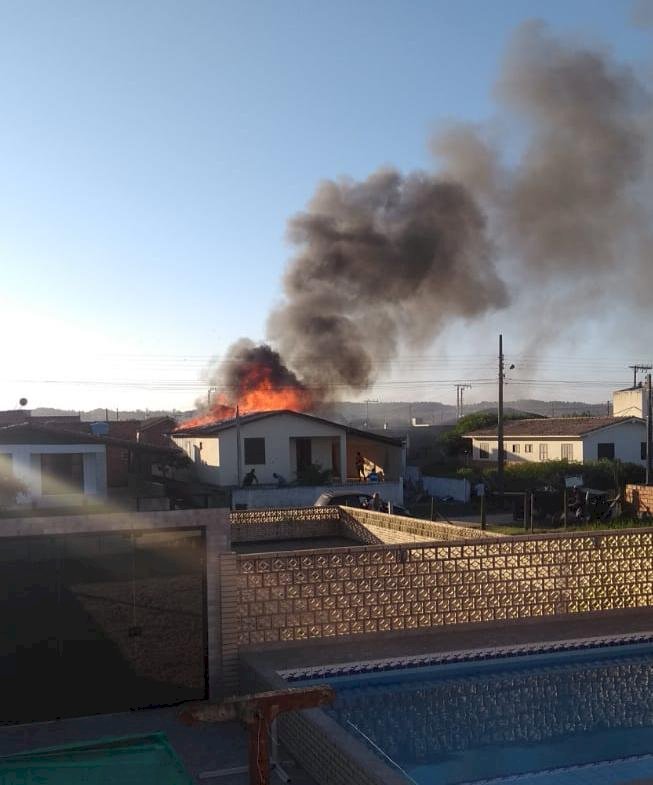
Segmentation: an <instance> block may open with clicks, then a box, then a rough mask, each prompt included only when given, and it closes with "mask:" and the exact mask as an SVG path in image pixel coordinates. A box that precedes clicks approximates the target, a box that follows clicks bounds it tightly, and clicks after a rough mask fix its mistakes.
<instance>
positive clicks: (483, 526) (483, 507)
mask: <svg viewBox="0 0 653 785" xmlns="http://www.w3.org/2000/svg"><path fill="white" fill-rule="evenodd" d="M485 518H486V515H485V494H483V495H482V496H481V529H483V530H485V529H486V528H487V527H486V525H485Z"/></svg>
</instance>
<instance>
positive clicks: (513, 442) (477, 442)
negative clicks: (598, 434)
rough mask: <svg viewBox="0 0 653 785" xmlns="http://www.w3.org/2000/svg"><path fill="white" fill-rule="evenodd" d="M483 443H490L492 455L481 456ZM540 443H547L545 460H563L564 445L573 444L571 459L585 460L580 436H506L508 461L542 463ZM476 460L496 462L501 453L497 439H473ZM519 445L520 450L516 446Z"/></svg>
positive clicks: (505, 444)
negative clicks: (549, 437) (546, 437)
mask: <svg viewBox="0 0 653 785" xmlns="http://www.w3.org/2000/svg"><path fill="white" fill-rule="evenodd" d="M481 444H489V446H490V457H489V458H485V459H484V458H481V455H480V446H481ZM540 444H544V445H546V449H547V457H546V458H544V459H543V460H547V461H560V460H562V445H563V444H570V445H572V457H571V458H570V459H569V460H572V461H578V462H582V461H583V442H582V440H581V439H579V438H578V437H567V438H559V439H524V438H519V437H515V438H510V437H506V438H505V440H504V449H505V451H506V463H540ZM472 445H473V451H474V460H475V461H480V462H481V463H482V462H484V461H485V462H487V463H492V462H493V461H494V462H495V463H496V461H497V459H498V455H499V448H498V446H497V445H498V442H497V439H496V438H494V439H477V438H474V439H472ZM527 445H530V446H531V452H526V447H527ZM515 446H517V447H518V451H517V452H516V451H515V450H514V447H515Z"/></svg>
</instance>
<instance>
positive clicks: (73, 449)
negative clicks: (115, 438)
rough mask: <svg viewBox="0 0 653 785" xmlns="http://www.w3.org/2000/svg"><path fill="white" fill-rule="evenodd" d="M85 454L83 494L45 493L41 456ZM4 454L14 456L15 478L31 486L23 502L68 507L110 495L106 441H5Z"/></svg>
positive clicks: (0, 447)
mask: <svg viewBox="0 0 653 785" xmlns="http://www.w3.org/2000/svg"><path fill="white" fill-rule="evenodd" d="M46 453H48V454H54V453H56V454H70V453H82V455H83V459H82V460H83V474H84V490H83V493H61V494H50V495H44V494H43V488H42V478H41V455H44V454H46ZM0 454H4V455H11V466H12V470H13V474H14V477H16V479H18V480H20V481H21V482H22V483H24V484H25V486H26V487H27V492H26V493H25V494H20V495H19V497H18V499H17V502H18V503H19V504H37V505H39V506H48V507H50V506H67V505H70V504H82V503H84V502H85V501H88V500H92V499H97V500H102V499H104V498H105V497H106V494H107V460H106V448H105V446H104V445H103V444H2V445H0Z"/></svg>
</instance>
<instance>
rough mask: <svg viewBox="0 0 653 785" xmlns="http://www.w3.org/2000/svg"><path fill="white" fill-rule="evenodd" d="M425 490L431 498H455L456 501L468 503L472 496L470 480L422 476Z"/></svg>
mask: <svg viewBox="0 0 653 785" xmlns="http://www.w3.org/2000/svg"><path fill="white" fill-rule="evenodd" d="M421 480H422V485H423V486H424V490H425V491H426V492H427V493H429V494H430V495H431V496H453V498H454V499H456V501H460V502H468V501H469V499H470V496H471V487H470V483H469V480H466V479H465V478H461V479H457V478H455V477H425V476H422V478H421Z"/></svg>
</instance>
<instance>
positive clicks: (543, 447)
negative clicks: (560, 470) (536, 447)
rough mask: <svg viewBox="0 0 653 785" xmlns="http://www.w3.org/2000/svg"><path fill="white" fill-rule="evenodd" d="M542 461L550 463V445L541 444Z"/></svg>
mask: <svg viewBox="0 0 653 785" xmlns="http://www.w3.org/2000/svg"><path fill="white" fill-rule="evenodd" d="M540 460H541V461H548V460H549V445H548V444H540Z"/></svg>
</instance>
